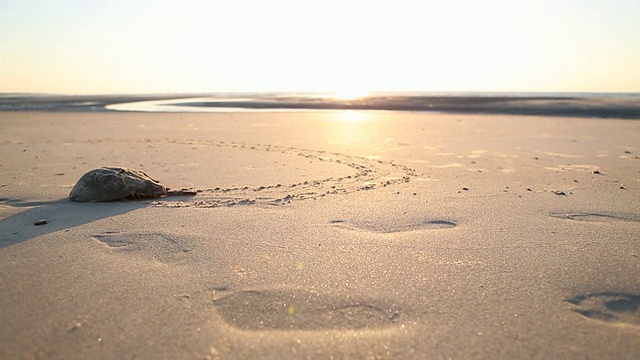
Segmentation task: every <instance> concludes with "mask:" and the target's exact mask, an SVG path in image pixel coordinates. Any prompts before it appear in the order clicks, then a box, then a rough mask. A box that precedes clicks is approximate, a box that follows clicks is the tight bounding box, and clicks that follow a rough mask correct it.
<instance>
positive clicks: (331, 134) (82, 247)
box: [0, 112, 640, 359]
mask: <svg viewBox="0 0 640 360" xmlns="http://www.w3.org/2000/svg"><path fill="white" fill-rule="evenodd" d="M0 155H1V160H0V161H1V163H0V198H1V199H0V219H1V220H0V273H1V274H2V276H1V277H0V292H1V294H2V297H0V324H1V325H0V358H2V359H32V358H34V359H73V358H76V359H88V358H94V359H132V358H138V359H162V358H166V359H176V358H184V359H253V358H273V359H283V358H318V359H331V358H333V359H339V358H359V359H378V358H383V359H386V358H388V359H413V358H453V359H478V358H485V359H497V358H504V359H513V358H539V359H550V358H558V359H561V358H562V359H571V358H574V359H583V358H594V359H637V358H640V280H639V279H640V241H639V240H638V239H639V238H638V236H639V234H640V201H639V200H640V122H638V121H633V120H615V119H606V120H603V119H580V118H557V117H522V116H510V115H502V116H497V115H496V116H489V115H443V114H417V113H394V112H387V113H354V112H345V113H339V112H334V113H331V112H325V113H303V114H301V113H279V114H276V113H273V114H272V113H258V114H251V113H243V114H233V113H230V114H224V113H214V114H211V113H209V114H128V113H46V112H42V113H20V112H14V113H0ZM106 165H116V166H126V167H132V168H137V169H141V170H144V171H145V172H147V173H148V174H149V175H151V176H152V177H155V178H157V179H159V180H160V181H161V182H162V183H163V184H166V185H168V186H169V187H175V188H180V187H192V188H195V189H199V190H201V192H200V193H199V194H198V195H196V196H193V197H188V196H183V197H170V198H164V199H156V200H143V201H120V202H114V203H72V202H70V201H69V200H68V198H67V196H68V193H69V191H70V189H71V187H72V186H73V184H74V183H75V182H76V181H77V180H78V179H79V178H80V176H81V175H82V174H83V173H85V172H86V171H89V170H91V169H93V168H97V167H101V166H106ZM41 219H46V221H47V223H46V224H44V225H34V223H35V222H36V221H38V220H41Z"/></svg>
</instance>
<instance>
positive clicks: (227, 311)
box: [214, 290, 401, 330]
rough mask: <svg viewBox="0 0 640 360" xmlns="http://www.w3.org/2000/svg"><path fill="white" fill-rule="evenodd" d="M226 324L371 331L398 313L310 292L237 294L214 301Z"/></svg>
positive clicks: (381, 306)
mask: <svg viewBox="0 0 640 360" xmlns="http://www.w3.org/2000/svg"><path fill="white" fill-rule="evenodd" d="M214 304H215V306H216V308H217V310H218V312H219V313H220V315H221V316H222V318H223V319H224V321H225V322H226V323H228V324H229V325H231V326H234V327H237V328H240V329H246V330H327V329H372V328H381V327H389V326H393V325H395V324H396V323H397V322H398V320H399V319H400V317H401V314H400V312H399V311H398V310H397V309H395V308H393V307H391V306H389V305H387V304H384V303H381V302H377V301H376V302H369V301H365V300H362V299H357V298H353V297H349V296H344V297H338V296H330V295H326V294H319V293H316V292H313V291H302V290H294V291H285V290H265V291H256V290H248V291H240V292H234V293H231V294H229V295H226V296H223V297H221V298H218V299H216V300H214Z"/></svg>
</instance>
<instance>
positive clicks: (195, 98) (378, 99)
mask: <svg viewBox="0 0 640 360" xmlns="http://www.w3.org/2000/svg"><path fill="white" fill-rule="evenodd" d="M282 110H285V111H298V110H299V111H307V110H310V111H316V110H317V111H322V110H370V111H380V110H382V111H413V112H442V113H465V114H469V113H482V114H510V115H535V116H570V117H589V118H620V119H640V94H635V93H631V94H571V93H567V94H556V93H553V94H519V93H513V94H509V93H505V94H482V93H478V94H473V95H468V94H463V95H457V94H450V95H422V94H419V95H402V94H401V95H395V94H380V95H372V96H367V97H363V98H358V99H352V100H346V99H337V98H332V97H331V96H329V95H326V96H325V95H313V96H311V95H308V94H264V95H260V94H214V95H82V96H79V95H78V96H74V95H69V96H58V95H11V96H10V95H4V96H0V111H54V112H66V111H69V112H101V111H145V112H183V111H184V112H211V111H216V112H221V111H222V112H234V111H282Z"/></svg>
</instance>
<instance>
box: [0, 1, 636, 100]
mask: <svg viewBox="0 0 640 360" xmlns="http://www.w3.org/2000/svg"><path fill="white" fill-rule="evenodd" d="M381 90H382V91H585V92H640V1H638V0H615V1H614V0H601V1H597V0H530V1H525V0H522V1H518V0H510V1H507V0H505V1H502V0H485V1H478V0H468V1H467V0H459V1H455V0H451V1H445V0H441V1H429V0H422V1H403V0H394V1H349V0H337V1H333V0H323V1H304V0H272V1H269V0H255V1H242V0H227V1H216V0H210V1H193V0H180V1H177V0H176V1H162V0H153V1H151V0H141V1H135V0H122V1H120V0H112V1H98V0H55V1H51V0H0V92H47V93H75V94H79V93H166V92H220V91H336V92H341V93H354V94H355V93H365V92H368V91H381Z"/></svg>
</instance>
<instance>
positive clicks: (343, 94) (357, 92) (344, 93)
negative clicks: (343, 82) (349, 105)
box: [333, 89, 371, 100]
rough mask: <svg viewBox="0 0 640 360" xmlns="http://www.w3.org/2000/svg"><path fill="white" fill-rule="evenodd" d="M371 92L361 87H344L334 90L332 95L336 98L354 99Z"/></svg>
mask: <svg viewBox="0 0 640 360" xmlns="http://www.w3.org/2000/svg"><path fill="white" fill-rule="evenodd" d="M370 94H371V93H370V92H369V91H366V90H361V89H345V90H340V91H336V92H335V93H334V94H333V97H334V98H336V99H338V100H355V99H359V98H363V97H367V96H369V95H370Z"/></svg>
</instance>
